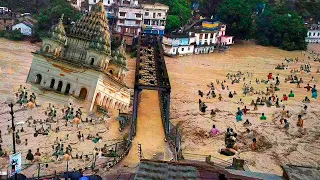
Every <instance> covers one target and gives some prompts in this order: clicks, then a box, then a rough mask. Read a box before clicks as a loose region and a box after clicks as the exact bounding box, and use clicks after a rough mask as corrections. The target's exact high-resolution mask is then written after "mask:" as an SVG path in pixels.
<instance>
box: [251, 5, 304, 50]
mask: <svg viewBox="0 0 320 180" xmlns="http://www.w3.org/2000/svg"><path fill="white" fill-rule="evenodd" d="M307 32H308V30H307V28H306V27H305V26H304V24H303V20H302V18H301V17H300V16H298V14H297V13H296V12H295V11H285V10H284V9H283V8H279V9H274V8H272V7H268V8H266V9H265V11H264V12H263V13H262V14H260V15H259V16H258V17H257V20H256V33H255V39H256V41H257V43H258V44H261V45H272V46H276V47H280V48H282V49H285V50H297V49H303V50H304V49H306V48H307V43H306V42H305V38H306V36H307Z"/></svg>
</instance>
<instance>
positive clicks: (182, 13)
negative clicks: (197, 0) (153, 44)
mask: <svg viewBox="0 0 320 180" xmlns="http://www.w3.org/2000/svg"><path fill="white" fill-rule="evenodd" d="M154 2H159V3H163V4H165V5H167V6H169V8H170V10H169V13H168V16H167V23H166V32H171V31H173V30H175V29H178V28H179V27H181V26H182V25H184V24H186V23H187V21H188V20H189V19H190V17H191V9H190V7H191V0H155V1H154Z"/></svg>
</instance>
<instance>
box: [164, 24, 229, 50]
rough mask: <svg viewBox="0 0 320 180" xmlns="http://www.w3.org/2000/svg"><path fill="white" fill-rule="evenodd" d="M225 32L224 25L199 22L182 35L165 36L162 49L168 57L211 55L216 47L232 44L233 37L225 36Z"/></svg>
mask: <svg viewBox="0 0 320 180" xmlns="http://www.w3.org/2000/svg"><path fill="white" fill-rule="evenodd" d="M225 31H226V25H225V24H222V23H220V22H211V21H200V22H198V23H196V24H194V26H193V27H190V28H189V29H188V30H187V31H185V32H183V33H175V34H169V35H165V36H164V37H163V42H162V43H163V49H164V52H165V54H166V55H169V56H177V55H186V54H203V53H212V52H213V51H214V50H215V48H216V47H218V46H228V45H231V44H233V43H234V42H233V40H232V39H233V36H226V35H225Z"/></svg>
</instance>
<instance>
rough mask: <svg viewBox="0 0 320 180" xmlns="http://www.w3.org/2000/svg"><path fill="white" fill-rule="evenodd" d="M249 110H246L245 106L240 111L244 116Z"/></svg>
mask: <svg viewBox="0 0 320 180" xmlns="http://www.w3.org/2000/svg"><path fill="white" fill-rule="evenodd" d="M249 110H250V109H247V106H244V108H243V109H242V112H243V114H244V115H246V114H247V112H248V111H249Z"/></svg>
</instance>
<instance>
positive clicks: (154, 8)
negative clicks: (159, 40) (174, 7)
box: [141, 3, 169, 36]
mask: <svg viewBox="0 0 320 180" xmlns="http://www.w3.org/2000/svg"><path fill="white" fill-rule="evenodd" d="M141 6H142V7H143V9H144V16H143V25H142V29H143V32H144V33H147V34H158V35H160V36H161V35H163V34H164V29H165V26H166V19H167V13H168V10H169V6H166V5H163V4H160V3H154V4H141Z"/></svg>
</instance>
